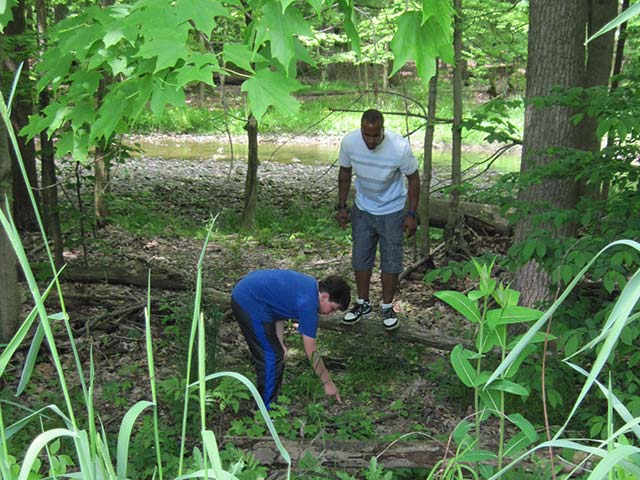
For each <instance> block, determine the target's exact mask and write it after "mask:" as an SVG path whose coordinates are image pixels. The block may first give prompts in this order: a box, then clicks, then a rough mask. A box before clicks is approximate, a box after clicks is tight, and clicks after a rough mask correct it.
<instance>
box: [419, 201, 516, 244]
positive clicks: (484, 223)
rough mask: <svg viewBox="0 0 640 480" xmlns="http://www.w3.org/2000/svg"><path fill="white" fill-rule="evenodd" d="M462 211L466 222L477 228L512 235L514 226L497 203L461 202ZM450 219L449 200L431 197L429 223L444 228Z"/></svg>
mask: <svg viewBox="0 0 640 480" xmlns="http://www.w3.org/2000/svg"><path fill="white" fill-rule="evenodd" d="M460 212H461V213H462V214H463V216H464V218H465V223H467V224H468V225H469V226H470V227H472V228H476V229H479V228H481V229H483V230H485V231H486V232H487V233H499V234H500V235H511V233H512V228H511V225H510V224H509V220H508V219H507V218H505V217H504V216H503V214H502V212H501V209H500V207H498V206H497V205H489V204H483V203H473V202H460ZM448 221H449V200H446V199H442V198H436V197H429V225H430V226H432V227H437V228H444V227H445V226H446V225H447V222H448Z"/></svg>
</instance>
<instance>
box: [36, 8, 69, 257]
mask: <svg viewBox="0 0 640 480" xmlns="http://www.w3.org/2000/svg"><path fill="white" fill-rule="evenodd" d="M36 18H37V24H38V48H39V49H40V51H43V50H44V48H45V46H46V44H47V4H46V0H36ZM38 103H39V105H38V107H39V109H40V111H43V110H44V109H45V108H47V106H48V105H49V90H48V89H47V88H45V89H43V90H42V92H40V98H39V102H38ZM54 154H55V149H54V147H53V140H52V139H51V138H49V136H48V135H47V132H46V131H43V132H41V133H40V168H41V172H40V173H41V179H42V219H43V222H44V228H45V231H46V232H47V236H48V237H49V239H50V240H53V259H54V263H55V265H56V267H58V268H60V267H62V264H63V262H64V260H63V257H62V253H63V248H64V246H63V244H62V230H61V228H60V216H59V214H58V178H57V175H56V165H55V156H54Z"/></svg>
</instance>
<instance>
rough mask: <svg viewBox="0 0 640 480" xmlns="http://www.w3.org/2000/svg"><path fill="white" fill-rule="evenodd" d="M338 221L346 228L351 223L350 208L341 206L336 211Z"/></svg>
mask: <svg viewBox="0 0 640 480" xmlns="http://www.w3.org/2000/svg"><path fill="white" fill-rule="evenodd" d="M336 221H337V222H338V225H340V227H341V228H346V227H347V224H348V223H349V210H348V209H346V208H341V209H340V210H338V213H336Z"/></svg>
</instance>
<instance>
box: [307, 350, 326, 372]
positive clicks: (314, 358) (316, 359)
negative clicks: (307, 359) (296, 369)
mask: <svg viewBox="0 0 640 480" xmlns="http://www.w3.org/2000/svg"><path fill="white" fill-rule="evenodd" d="M311 366H312V367H313V371H314V372H316V374H318V376H319V377H321V376H322V374H323V373H324V371H325V370H326V369H325V366H324V363H323V362H322V358H321V357H320V354H319V353H318V351H317V350H314V351H313V352H312V353H311Z"/></svg>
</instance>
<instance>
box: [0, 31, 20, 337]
mask: <svg viewBox="0 0 640 480" xmlns="http://www.w3.org/2000/svg"><path fill="white" fill-rule="evenodd" d="M3 41H4V39H3V38H1V36H0V58H2V54H3V51H2V50H3V48H2V47H3V45H2V44H3ZM12 182H13V179H12V176H11V156H10V155H9V145H8V142H7V132H6V128H5V125H4V123H3V122H2V121H1V120H0V209H1V210H2V212H4V214H5V215H6V216H7V217H9V216H11V212H10V211H8V210H7V208H6V206H7V204H6V202H5V199H6V198H9V199H11V193H12ZM19 304H20V302H19V299H18V268H17V260H16V256H15V253H14V251H13V248H12V246H11V243H10V242H9V238H8V237H7V234H6V232H5V231H4V229H3V228H2V227H0V342H1V343H7V342H8V341H9V340H10V339H11V337H12V336H13V334H14V333H15V332H16V329H17V328H18V307H19Z"/></svg>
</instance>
